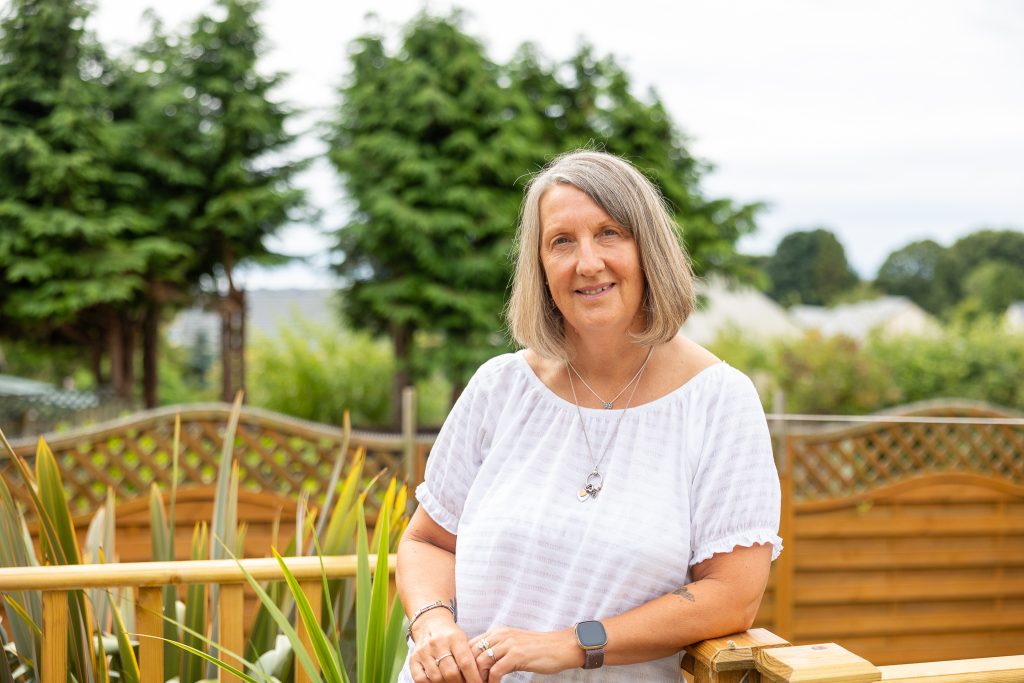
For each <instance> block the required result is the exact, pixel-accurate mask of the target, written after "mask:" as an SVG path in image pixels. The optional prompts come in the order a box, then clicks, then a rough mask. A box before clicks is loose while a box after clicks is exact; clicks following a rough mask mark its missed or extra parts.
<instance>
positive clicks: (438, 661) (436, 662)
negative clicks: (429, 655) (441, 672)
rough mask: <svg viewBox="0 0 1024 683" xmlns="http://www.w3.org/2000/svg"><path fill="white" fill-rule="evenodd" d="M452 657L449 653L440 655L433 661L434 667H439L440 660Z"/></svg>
mask: <svg viewBox="0 0 1024 683" xmlns="http://www.w3.org/2000/svg"><path fill="white" fill-rule="evenodd" d="M454 656H455V655H454V654H452V653H451V652H449V653H448V654H446V655H441V656H440V657H438V658H437V659H435V660H434V666H441V660H442V659H444V658H445V657H454Z"/></svg>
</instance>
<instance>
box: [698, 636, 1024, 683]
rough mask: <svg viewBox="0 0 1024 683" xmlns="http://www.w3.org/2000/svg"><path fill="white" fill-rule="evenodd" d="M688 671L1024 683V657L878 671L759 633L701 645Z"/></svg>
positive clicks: (909, 682) (719, 682)
mask: <svg viewBox="0 0 1024 683" xmlns="http://www.w3.org/2000/svg"><path fill="white" fill-rule="evenodd" d="M1021 650H1022V651H1024V643H1022V645H1021ZM683 669H684V671H686V672H687V674H689V676H690V677H692V679H693V682H694V683H758V682H760V681H764V682H769V681H770V682H771V683H796V682H797V681H799V682H800V683H871V682H872V681H890V682H892V683H1012V682H1015V681H1016V682H1019V681H1024V654H1021V655H1012V656H1007V657H988V658H984V659H961V660H954V661H943V662H923V663H920V664H894V665H890V666H874V665H873V664H872V663H871V662H869V661H868V660H866V659H864V658H863V657H858V656H857V655H855V654H854V653H852V652H850V651H849V650H847V649H845V648H843V647H841V646H839V645H836V644H835V643H821V644H816V645H800V646H796V647H792V646H790V645H789V643H787V642H786V641H785V640H783V639H782V638H780V637H779V636H777V635H775V634H774V633H772V632H771V631H768V630H766V629H761V628H756V629H751V630H749V631H745V632H744V633H737V634H734V635H731V636H726V637H724V638H714V639H712V640H705V641H702V642H700V643H696V644H695V645H693V646H691V647H690V648H688V650H687V654H686V656H685V657H684V658H683Z"/></svg>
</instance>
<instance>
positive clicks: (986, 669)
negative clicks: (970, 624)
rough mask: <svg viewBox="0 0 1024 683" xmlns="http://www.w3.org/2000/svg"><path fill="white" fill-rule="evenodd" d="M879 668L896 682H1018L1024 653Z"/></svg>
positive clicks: (1023, 673) (1023, 668) (1023, 669)
mask: <svg viewBox="0 0 1024 683" xmlns="http://www.w3.org/2000/svg"><path fill="white" fill-rule="evenodd" d="M879 670H880V671H881V672H882V680H883V681H892V682H893V683H962V681H972V682H974V683H1019V682H1020V681H1024V655H1016V656H1010V657H990V658H987V659H959V660H955V661H948V662H927V663H924V664H899V665H895V666H882V667H879Z"/></svg>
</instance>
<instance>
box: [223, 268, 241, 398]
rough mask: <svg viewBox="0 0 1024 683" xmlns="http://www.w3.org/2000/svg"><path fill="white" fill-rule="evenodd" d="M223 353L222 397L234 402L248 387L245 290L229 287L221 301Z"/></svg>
mask: <svg viewBox="0 0 1024 683" xmlns="http://www.w3.org/2000/svg"><path fill="white" fill-rule="evenodd" d="M218 310H219V311H220V316H221V318H220V357H221V366H222V368H223V372H222V373H221V374H222V381H221V400H222V401H225V402H228V403H230V402H231V401H234V400H235V394H236V393H238V392H239V391H240V390H244V389H245V291H244V290H238V289H235V288H234V287H229V289H228V293H227V295H226V296H223V297H221V299H220V301H219V302H218Z"/></svg>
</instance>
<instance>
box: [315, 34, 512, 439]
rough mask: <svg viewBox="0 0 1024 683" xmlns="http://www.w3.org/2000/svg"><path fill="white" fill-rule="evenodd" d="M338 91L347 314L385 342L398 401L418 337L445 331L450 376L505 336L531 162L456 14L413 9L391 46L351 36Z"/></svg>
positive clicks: (333, 136)
mask: <svg viewBox="0 0 1024 683" xmlns="http://www.w3.org/2000/svg"><path fill="white" fill-rule="evenodd" d="M342 97H343V102H342V105H341V107H340V109H339V111H338V114H337V117H336V119H335V121H334V122H333V124H332V130H331V133H330V137H329V144H330V151H329V158H330V160H331V163H332V164H333V165H334V167H335V168H336V169H337V171H338V173H339V174H341V176H342V177H343V179H344V181H345V184H346V187H347V190H348V194H349V195H350V197H351V199H352V214H351V218H350V220H349V222H348V224H346V225H345V226H344V227H343V228H341V229H340V230H338V232H337V235H338V248H339V250H340V252H341V254H342V261H341V263H340V265H339V266H338V273H339V274H341V275H342V276H343V277H344V278H345V280H346V282H347V283H348V284H347V286H346V291H345V295H344V299H343V300H344V310H345V314H346V317H347V319H348V320H349V322H350V323H351V324H352V325H353V326H354V327H356V328H358V329H366V330H369V331H371V332H373V333H378V334H381V333H382V334H386V335H388V336H389V337H390V338H391V341H392V345H393V347H394V355H395V360H396V372H395V375H394V379H393V389H392V405H401V402H400V396H401V389H402V387H404V386H406V385H408V384H411V383H412V380H413V378H414V377H416V376H418V375H422V374H423V372H422V370H423V366H424V364H425V362H424V361H425V358H424V355H423V354H422V353H420V354H417V353H416V349H415V347H414V343H415V340H416V338H417V335H418V334H420V335H422V334H424V333H435V334H438V335H441V339H442V340H443V344H444V345H443V347H441V348H442V349H443V351H442V353H441V355H440V357H441V358H442V359H443V362H445V363H446V364H447V365H448V367H449V371H450V374H451V376H452V377H453V379H455V380H456V381H458V380H460V379H463V378H464V377H465V376H467V375H468V373H469V371H470V369H471V368H472V367H473V366H475V365H476V364H477V363H479V361H480V360H482V358H485V357H487V356H490V355H493V354H494V352H495V351H494V350H495V348H496V347H497V348H501V347H502V346H503V345H504V340H503V339H502V338H501V337H500V335H495V333H496V332H497V330H499V329H500V326H499V315H500V312H501V309H502V303H503V294H504V293H505V288H506V286H507V282H508V272H509V263H508V252H509V249H510V246H511V238H512V228H513V225H514V221H515V215H516V210H517V206H518V201H519V193H518V191H517V190H516V189H515V182H516V178H517V177H518V175H519V174H520V173H521V172H522V170H523V169H524V168H525V167H526V163H525V160H524V159H523V158H522V154H521V152H520V151H519V149H518V148H517V145H521V144H522V143H521V141H520V140H519V139H518V138H517V137H516V136H515V135H514V130H515V128H516V125H517V124H516V123H515V121H514V118H515V117H513V116H511V110H510V106H511V102H510V98H509V95H508V93H507V92H506V91H505V90H504V89H503V88H502V87H501V86H500V85H499V84H498V69H497V67H496V66H495V65H494V64H493V63H492V62H491V61H489V60H488V59H487V57H486V56H485V54H484V51H483V48H482V47H481V45H480V44H479V43H478V42H477V41H476V40H474V39H472V38H470V37H469V36H467V35H465V34H464V33H462V31H461V30H460V29H459V18H458V16H457V15H454V16H452V17H450V18H433V17H429V16H426V15H423V16H420V17H419V18H417V19H415V20H414V21H413V22H412V23H411V24H409V26H407V27H406V30H405V33H404V35H403V37H402V42H401V46H400V47H399V48H398V50H397V51H396V52H395V53H394V54H389V52H388V50H387V49H386V47H385V41H384V38H383V37H382V36H379V35H366V36H363V37H361V38H359V39H357V40H356V41H355V43H354V47H353V51H352V73H351V76H350V77H349V80H348V83H347V85H346V86H345V87H344V88H343V90H342ZM495 337H496V338H495ZM417 361H418V362H417ZM397 412H398V411H395V419H397Z"/></svg>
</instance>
